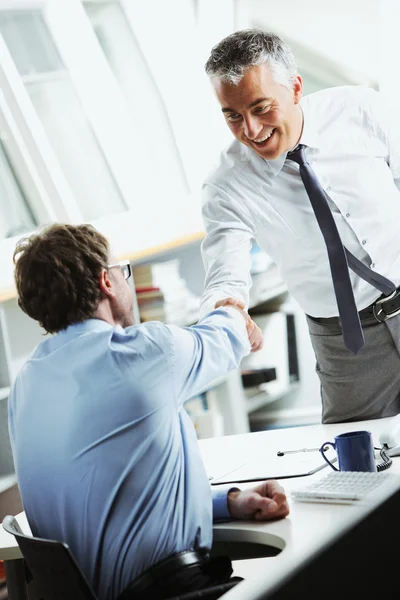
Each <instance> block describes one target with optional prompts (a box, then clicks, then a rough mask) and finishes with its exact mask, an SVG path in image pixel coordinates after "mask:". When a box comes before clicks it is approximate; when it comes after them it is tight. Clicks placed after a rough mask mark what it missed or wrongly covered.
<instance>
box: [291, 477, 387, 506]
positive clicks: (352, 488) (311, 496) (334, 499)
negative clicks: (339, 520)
mask: <svg viewBox="0 0 400 600" xmlns="http://www.w3.org/2000/svg"><path fill="white" fill-rule="evenodd" d="M398 477H399V476H398V475H395V474H392V473H368V472H367V473H364V472H353V471H333V472H332V473H329V475H327V476H326V477H324V478H322V479H320V480H318V481H315V482H314V483H312V484H311V485H309V486H307V487H305V488H303V489H301V490H293V491H292V492H291V495H292V497H293V498H294V499H295V500H299V501H301V502H329V503H335V504H352V503H353V502H357V501H358V500H363V499H364V498H365V497H366V496H367V495H368V494H370V493H371V492H373V491H374V490H376V489H377V488H379V487H381V486H383V485H385V484H387V483H388V482H390V481H393V479H395V478H398Z"/></svg>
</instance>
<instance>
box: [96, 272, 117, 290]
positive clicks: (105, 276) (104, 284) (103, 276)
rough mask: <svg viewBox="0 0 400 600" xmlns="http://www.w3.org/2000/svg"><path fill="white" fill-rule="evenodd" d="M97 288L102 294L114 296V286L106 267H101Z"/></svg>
mask: <svg viewBox="0 0 400 600" xmlns="http://www.w3.org/2000/svg"><path fill="white" fill-rule="evenodd" d="M99 288H100V291H101V293H102V294H104V296H115V294H114V288H113V285H112V283H111V280H110V278H109V273H108V271H107V270H106V269H102V270H101V273H100V276H99Z"/></svg>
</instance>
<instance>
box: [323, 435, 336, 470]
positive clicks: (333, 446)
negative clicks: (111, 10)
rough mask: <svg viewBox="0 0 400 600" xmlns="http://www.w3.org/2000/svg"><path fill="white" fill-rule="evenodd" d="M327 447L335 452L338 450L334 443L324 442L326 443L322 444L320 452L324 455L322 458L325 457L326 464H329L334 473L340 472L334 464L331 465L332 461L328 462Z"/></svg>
mask: <svg viewBox="0 0 400 600" xmlns="http://www.w3.org/2000/svg"><path fill="white" fill-rule="evenodd" d="M325 446H332V448H333V449H334V450H336V445H335V444H334V443H333V442H324V443H323V444H322V446H321V448H320V449H319V451H320V452H321V454H322V457H323V459H324V461H325V462H326V463H327V464H328V465H329V466H330V467H332V469H333V470H334V471H339V469H337V468H336V467H335V465H333V464H332V463H331V461H330V460H328V459H327V458H326V456H325V452H324V450H326V448H325Z"/></svg>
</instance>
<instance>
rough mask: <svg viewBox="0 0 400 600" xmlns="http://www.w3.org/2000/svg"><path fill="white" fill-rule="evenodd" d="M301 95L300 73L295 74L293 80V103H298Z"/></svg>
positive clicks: (301, 82) (301, 81)
mask: <svg viewBox="0 0 400 600" xmlns="http://www.w3.org/2000/svg"><path fill="white" fill-rule="evenodd" d="M302 96H303V79H302V77H301V75H296V78H295V80H294V82H293V100H294V103H295V104H298V103H299V102H300V100H301V98H302Z"/></svg>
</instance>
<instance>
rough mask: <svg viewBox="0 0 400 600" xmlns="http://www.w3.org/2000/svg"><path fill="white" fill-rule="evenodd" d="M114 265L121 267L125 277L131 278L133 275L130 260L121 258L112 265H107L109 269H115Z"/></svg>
mask: <svg viewBox="0 0 400 600" xmlns="http://www.w3.org/2000/svg"><path fill="white" fill-rule="evenodd" d="M114 267H120V269H121V271H122V274H123V276H124V278H125V279H129V277H130V276H131V275H132V269H131V263H130V262H129V260H120V261H118V262H116V263H114V264H112V265H107V268H108V269H113V268H114Z"/></svg>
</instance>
